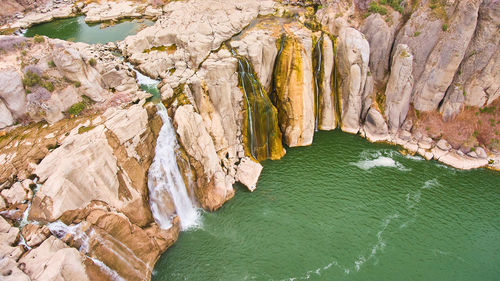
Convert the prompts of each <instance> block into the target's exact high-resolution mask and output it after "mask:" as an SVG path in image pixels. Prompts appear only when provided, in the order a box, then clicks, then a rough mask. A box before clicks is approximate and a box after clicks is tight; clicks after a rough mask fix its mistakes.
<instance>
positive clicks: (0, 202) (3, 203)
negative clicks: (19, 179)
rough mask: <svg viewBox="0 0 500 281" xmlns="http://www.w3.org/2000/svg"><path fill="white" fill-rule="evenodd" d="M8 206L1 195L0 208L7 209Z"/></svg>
mask: <svg viewBox="0 0 500 281" xmlns="http://www.w3.org/2000/svg"><path fill="white" fill-rule="evenodd" d="M6 207H7V203H5V199H3V197H2V196H0V210H2V209H5V208H6Z"/></svg>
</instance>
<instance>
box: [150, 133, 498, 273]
mask: <svg viewBox="0 0 500 281" xmlns="http://www.w3.org/2000/svg"><path fill="white" fill-rule="evenodd" d="M263 164H264V170H263V172H262V175H261V177H260V179H259V183H258V188H257V190H256V191H255V192H253V193H250V192H248V191H246V190H245V189H243V188H237V192H236V195H235V197H234V199H232V200H231V201H229V202H227V203H226V204H225V205H224V206H223V207H222V208H221V209H220V210H219V211H217V212H213V213H208V212H207V213H204V214H203V218H202V226H201V227H200V228H198V229H194V230H190V231H187V232H183V233H181V234H180V236H179V240H178V241H177V243H175V244H174V245H173V246H172V247H170V248H169V249H168V250H167V252H166V253H165V254H164V255H163V256H162V257H161V258H160V260H159V261H158V263H157V264H156V266H155V274H154V275H153V278H152V280H154V281H160V280H161V281H163V280H228V281H229V280H230V281H233V280H360V281H366V280H380V281H388V280H394V281H401V280H418V281H426V280H443V281H446V280H450V281H457V280H482V281H486V280H491V281H493V280H499V277H500V174H499V173H498V172H494V171H489V170H473V171H460V170H455V169H452V168H449V167H446V166H444V165H441V164H439V163H437V162H435V161H425V160H423V159H422V158H420V157H408V156H403V155H401V154H400V153H399V152H398V151H397V149H396V148H395V147H393V146H389V145H384V144H372V143H368V142H367V141H366V140H364V139H362V138H360V137H358V136H353V135H349V134H345V133H342V132H339V131H334V132H318V133H316V135H315V137H314V144H313V145H312V146H310V147H299V148H289V149H288V151H287V154H286V155H285V157H284V158H283V159H282V160H280V161H267V162H264V163H263Z"/></svg>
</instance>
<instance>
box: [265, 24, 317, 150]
mask: <svg viewBox="0 0 500 281" xmlns="http://www.w3.org/2000/svg"><path fill="white" fill-rule="evenodd" d="M284 28H285V32H286V37H285V38H284V39H281V40H285V43H284V44H283V49H282V50H280V57H279V58H278V61H277V66H276V68H275V69H274V72H275V74H274V77H275V83H276V92H275V95H276V97H275V98H276V101H275V103H276V107H277V109H278V119H279V123H280V127H281V131H282V132H283V138H284V142H285V143H286V144H287V145H288V146H290V147H294V146H304V145H310V144H311V143H312V140H313V135H314V127H315V126H314V124H315V115H314V112H315V111H314V90H313V75H312V34H311V31H309V30H308V29H306V28H304V27H300V26H298V25H295V24H291V25H285V26H284Z"/></svg>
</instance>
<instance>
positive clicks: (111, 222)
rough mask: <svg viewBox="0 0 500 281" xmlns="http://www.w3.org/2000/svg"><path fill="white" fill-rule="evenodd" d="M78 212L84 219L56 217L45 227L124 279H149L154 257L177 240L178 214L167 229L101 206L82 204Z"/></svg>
mask: <svg viewBox="0 0 500 281" xmlns="http://www.w3.org/2000/svg"><path fill="white" fill-rule="evenodd" d="M79 216H80V218H77V219H78V220H80V219H84V220H83V221H81V222H80V223H79V224H76V225H69V226H68V225H66V224H64V223H62V222H59V221H58V222H56V223H52V224H50V225H49V228H50V229H51V231H52V233H54V234H55V235H57V236H58V237H60V238H61V239H62V240H63V241H65V242H66V243H67V244H68V245H70V246H72V247H75V248H78V249H79V250H80V252H82V253H84V254H85V255H86V256H88V257H90V258H91V259H92V261H93V262H94V263H97V266H99V267H101V268H102V267H107V268H109V270H111V271H114V272H116V274H117V275H118V276H119V277H121V278H123V279H125V280H149V279H150V278H151V274H152V270H153V267H154V264H155V262H156V260H157V259H158V258H159V256H160V254H161V253H162V252H163V251H165V250H166V248H168V247H169V246H171V245H172V244H173V243H174V242H175V241H176V240H177V236H178V233H179V230H180V222H179V219H178V218H175V219H174V220H173V223H172V227H171V228H170V229H168V230H162V229H160V228H159V227H158V226H157V225H156V224H152V225H150V226H148V227H147V228H146V229H142V228H140V227H138V226H137V225H135V224H132V223H131V222H130V220H128V218H127V217H125V216H124V215H123V214H121V213H116V212H113V211H111V210H110V209H109V208H108V207H104V206H93V207H89V208H86V209H85V210H83V212H82V213H80V214H79ZM49 239H50V238H49ZM44 243H45V242H44ZM42 245H43V244H42ZM40 247H41V246H40ZM109 270H106V271H104V272H102V274H103V275H104V276H106V277H107V279H110V278H111V277H112V276H109Z"/></svg>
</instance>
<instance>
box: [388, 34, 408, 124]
mask: <svg viewBox="0 0 500 281" xmlns="http://www.w3.org/2000/svg"><path fill="white" fill-rule="evenodd" d="M412 70H413V55H412V54H411V51H410V48H409V47H408V46H406V45H403V44H400V45H398V46H397V47H396V51H395V52H394V57H393V58H392V66H391V75H390V76H389V81H388V82H387V87H386V90H385V99H386V104H385V116H386V117H387V123H388V125H389V130H390V131H391V133H395V132H396V131H397V130H398V129H399V127H400V126H401V125H402V124H403V122H404V121H405V120H406V115H407V114H408V110H409V107H410V99H411V91H412V89H413V76H412Z"/></svg>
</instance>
